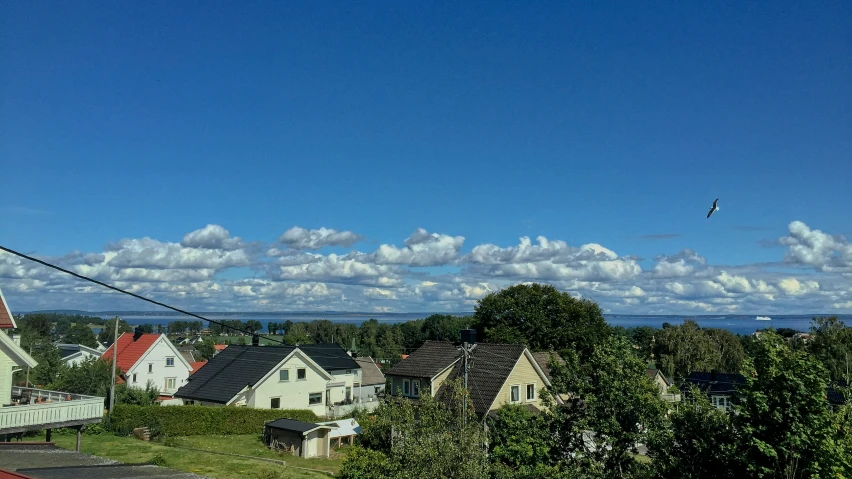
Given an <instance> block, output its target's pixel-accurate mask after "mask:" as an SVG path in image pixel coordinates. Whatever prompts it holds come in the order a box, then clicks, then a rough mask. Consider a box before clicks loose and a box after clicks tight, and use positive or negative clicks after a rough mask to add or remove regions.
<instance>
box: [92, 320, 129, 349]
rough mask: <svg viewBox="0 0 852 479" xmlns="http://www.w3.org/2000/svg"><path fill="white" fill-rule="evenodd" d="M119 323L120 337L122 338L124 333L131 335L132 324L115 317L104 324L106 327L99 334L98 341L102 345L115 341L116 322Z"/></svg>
mask: <svg viewBox="0 0 852 479" xmlns="http://www.w3.org/2000/svg"><path fill="white" fill-rule="evenodd" d="M116 321H118V335H119V336H121V334H122V333H130V332H132V331H133V328H132V327H131V326H130V324H129V323H128V322H127V321H125V320H123V319H121V318H119V317H117V316H116V317H115V318H112V319H110V320H107V321H105V322H104V327H103V328H101V332H99V333H98V341H100V342H102V343H110V342H113V341H114V340H115V337H114V336H115V322H116Z"/></svg>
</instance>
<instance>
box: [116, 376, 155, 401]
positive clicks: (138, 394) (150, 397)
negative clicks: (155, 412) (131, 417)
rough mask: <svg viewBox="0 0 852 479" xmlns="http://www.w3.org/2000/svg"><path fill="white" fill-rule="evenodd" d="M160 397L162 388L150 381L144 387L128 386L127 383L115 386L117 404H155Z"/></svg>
mask: <svg viewBox="0 0 852 479" xmlns="http://www.w3.org/2000/svg"><path fill="white" fill-rule="evenodd" d="M158 397H160V390H159V389H157V387H156V386H154V383H153V382H152V381H148V382H147V383H146V384H145V387H144V388H138V387H132V386H128V385H127V384H126V383H121V384H117V385H116V386H115V402H116V404H130V405H134V406H153V405H154V404H156V402H157V398H158Z"/></svg>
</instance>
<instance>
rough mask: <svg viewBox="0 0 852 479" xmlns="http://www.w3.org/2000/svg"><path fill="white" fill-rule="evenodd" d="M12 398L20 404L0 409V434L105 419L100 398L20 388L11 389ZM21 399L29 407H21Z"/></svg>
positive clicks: (102, 401)
mask: <svg viewBox="0 0 852 479" xmlns="http://www.w3.org/2000/svg"><path fill="white" fill-rule="evenodd" d="M12 397H13V398H15V399H18V400H19V404H14V405H11V406H6V407H0V433H3V431H4V430H23V429H25V428H30V427H31V428H33V429H42V428H47V426H50V425H54V426H55V427H62V426H61V425H76V424H84V423H92V422H99V421H100V420H101V419H102V418H103V415H104V398H102V397H96V396H84V395H82V394H70V393H64V392H60V391H47V390H44V389H34V388H21V387H14V388H12ZM22 398H29V401H28V404H20V399H22Z"/></svg>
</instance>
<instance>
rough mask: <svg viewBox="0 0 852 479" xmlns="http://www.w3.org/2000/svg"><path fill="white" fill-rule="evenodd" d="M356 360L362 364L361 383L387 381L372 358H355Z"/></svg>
mask: <svg viewBox="0 0 852 479" xmlns="http://www.w3.org/2000/svg"><path fill="white" fill-rule="evenodd" d="M355 361H356V362H357V363H358V364H359V365H360V366H361V384H365V385H370V384H384V383H385V375H384V374H382V371H381V370H380V369H379V366H378V365H377V364H376V363H375V362H374V361H373V359H372V358H355Z"/></svg>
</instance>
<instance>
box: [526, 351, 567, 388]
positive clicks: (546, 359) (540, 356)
mask: <svg viewBox="0 0 852 479" xmlns="http://www.w3.org/2000/svg"><path fill="white" fill-rule="evenodd" d="M532 355H533V358H535V362H536V363H538V367H540V368H541V371H542V372H543V373H544V375H545V376H547V379H548V381H552V380H553V377H551V375H550V366H549V364H550V356H551V355H554V356H556V358H555V359H556V362H557V363H559V364H565V360H564V359H562V356H560V355H559V354H558V353H556V352H555V351H540V352H537V353H532Z"/></svg>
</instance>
